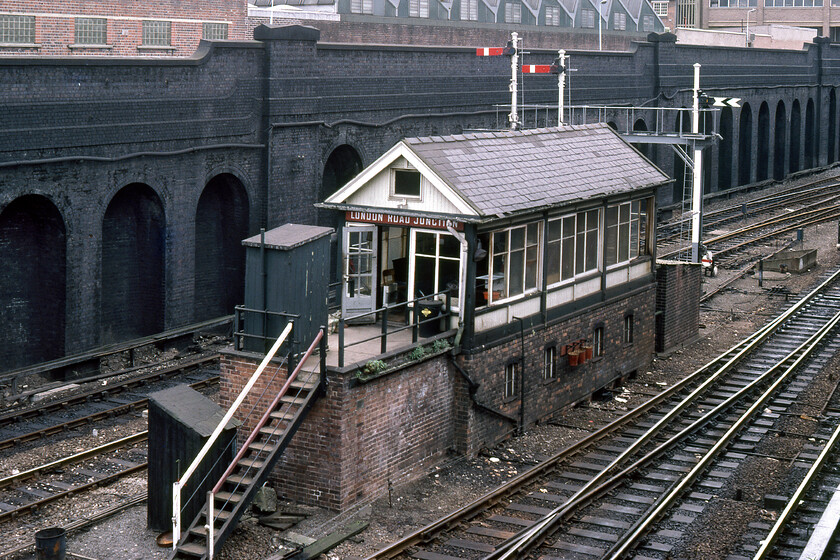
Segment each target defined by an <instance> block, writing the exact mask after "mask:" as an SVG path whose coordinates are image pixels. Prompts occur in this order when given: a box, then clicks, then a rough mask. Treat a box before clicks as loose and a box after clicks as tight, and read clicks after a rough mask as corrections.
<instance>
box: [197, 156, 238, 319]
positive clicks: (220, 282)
mask: <svg viewBox="0 0 840 560" xmlns="http://www.w3.org/2000/svg"><path fill="white" fill-rule="evenodd" d="M248 213H249V208H248V195H247V193H246V191H245V187H244V185H243V184H242V182H241V181H240V180H239V179H237V178H236V177H235V176H233V175H231V174H229V173H222V174H220V175H216V176H215V177H213V178H212V179H210V181H208V183H207V185H206V186H205V187H204V191H202V193H201V197H200V198H199V199H198V206H197V207H196V210H195V280H194V288H195V290H194V302H195V305H194V308H193V309H194V310H195V311H194V317H195V320H196V321H202V320H204V319H211V318H213V317H219V316H221V315H228V314H230V313H233V308H234V306H236V305H241V304H242V303H244V302H245V248H244V247H243V246H242V240H243V239H245V238H246V237H248Z"/></svg>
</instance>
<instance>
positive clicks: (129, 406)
mask: <svg viewBox="0 0 840 560" xmlns="http://www.w3.org/2000/svg"><path fill="white" fill-rule="evenodd" d="M218 382H219V376H218V375H214V376H212V377H208V378H207V379H202V380H201V381H196V382H194V383H190V387H192V388H193V389H197V388H201V387H206V386H208V385H211V384H214V383H218ZM148 403H149V399H148V398H145V399H138V400H136V401H134V402H130V403H125V404H121V405H119V406H115V407H114V408H109V409H107V410H100V411H98V412H94V413H93V414H88V415H87V416H82V417H80V418H75V419H73V420H68V421H67V422H62V423H61V424H54V425H52V426H47V427H46V428H42V429H40V430H35V431H32V432H28V433H25V434H20V435H17V436H14V437H11V438H8V439H5V440H2V441H0V450H2V449H8V448H10V447H14V446H15V445H18V444H21V443H25V442H28V441H34V440H36V439H41V438H42V437H44V436H51V435H55V434H59V433H62V432H66V431H68V430H72V429H74V428H78V427H79V426H85V425H88V424H91V423H92V422H94V421H96V420H99V419H101V418H106V417H109V416H114V415H119V414H125V413H128V412H130V411H132V410H138V409H141V408H145V407H146V406H147V405H148Z"/></svg>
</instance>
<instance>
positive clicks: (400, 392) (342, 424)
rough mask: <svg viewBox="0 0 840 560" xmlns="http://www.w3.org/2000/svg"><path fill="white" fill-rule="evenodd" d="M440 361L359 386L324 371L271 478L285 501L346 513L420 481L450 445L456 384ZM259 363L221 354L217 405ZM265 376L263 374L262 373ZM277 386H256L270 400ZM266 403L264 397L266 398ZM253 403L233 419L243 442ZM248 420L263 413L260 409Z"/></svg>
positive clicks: (442, 359) (349, 378)
mask: <svg viewBox="0 0 840 560" xmlns="http://www.w3.org/2000/svg"><path fill="white" fill-rule="evenodd" d="M448 360H449V358H448V357H446V356H438V357H436V358H432V359H429V360H426V361H424V362H422V363H420V364H419V365H416V366H414V367H411V368H405V369H402V370H399V371H397V372H394V373H392V374H390V375H387V376H385V377H382V378H379V379H376V380H373V381H370V382H368V383H365V384H358V383H356V382H355V376H354V375H353V374H352V373H351V374H340V373H335V372H330V374H329V387H328V391H327V394H326V396H325V397H322V398H321V399H319V400H318V402H317V403H315V406H314V407H313V408H312V409H311V410H310V412H309V415H308V416H307V418H306V420H305V421H304V423H303V424H302V425H301V427H300V429H299V430H298V431H297V433H296V434H295V437H294V438H293V440H292V442H291V444H290V445H289V447H288V448H287V449H286V451H285V453H284V454H283V457H282V458H281V460H280V462H279V463H278V465H277V467H276V468H275V471H274V474H273V475H272V477H271V480H272V485H273V486H274V487H275V488H276V489H277V491H278V493H279V494H280V495H281V496H283V497H286V498H288V499H291V500H295V501H298V502H301V503H308V504H313V505H318V506H322V507H327V508H331V509H335V510H341V509H346V508H347V507H349V506H350V505H352V504H353V503H356V502H358V501H361V500H365V499H368V498H372V497H375V496H379V495H381V494H383V493H384V492H386V491H387V489H388V484H389V483H391V484H399V483H403V482H406V481H407V480H410V479H413V478H416V477H418V476H421V475H422V474H424V473H425V472H427V471H428V469H429V468H430V467H431V466H432V465H434V464H436V463H437V462H439V461H440V460H441V458H442V457H443V456H444V455H445V454H446V453H447V451H448V450H450V449H452V448H453V447H454V445H455V437H454V433H455V391H456V390H457V387H458V384H459V383H460V381H459V379H460V378H459V377H457V375H456V374H455V373H454V371H453V369H452V368H451V364H449V362H448ZM258 362H259V357H258V356H251V355H248V354H243V353H236V352H232V351H230V352H225V353H223V354H222V360H221V376H222V383H221V391H220V395H221V396H220V401H221V405H222V406H223V407H229V406H230V404H231V403H232V402H233V401H234V399H235V398H236V396H237V395H238V394H239V391H240V390H241V389H242V387H244V385H245V383H246V382H247V380H248V378H249V377H250V375H251V374H252V373H253V372H254V371H255V369H256V366H257V364H258ZM267 371H268V369H267ZM282 383H283V379H280V378H278V379H275V380H274V381H273V382H272V383H269V382H268V380H264V381H259V382H258V383H257V384H256V385H255V389H254V391H253V393H254V395H259V394H260V393H262V392H263V390H264V389H265V388H266V387H268V390H267V391H266V394H270V395H271V398H273V396H274V394H275V393H276V391H278V390H279V389H280V387H282ZM269 400H270V398H269ZM256 401H257V398H256V396H255V397H249V398H248V399H246V401H245V403H244V404H243V406H242V410H243V412H242V413H241V414H240V415H239V419H240V420H241V421H243V427H242V428H241V429H240V437H239V440H240V441H243V440H244V439H245V438H246V437H247V434H248V433H250V431H251V429H252V428H253V426H254V424H255V422H256V419H255V418H254V417H246V415H245V412H244V411H248V410H251V408H252V407H253V405H254V403H255V402H256ZM259 408H260V410H257V411H256V412H255V414H254V415H252V416H255V417H256V418H258V417H259V416H260V415H261V414H262V410H261V409H262V408H263V407H262V406H261V407H259Z"/></svg>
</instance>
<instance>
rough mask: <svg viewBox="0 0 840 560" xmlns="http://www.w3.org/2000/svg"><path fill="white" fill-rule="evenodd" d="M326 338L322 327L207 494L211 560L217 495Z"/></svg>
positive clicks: (323, 373) (208, 549)
mask: <svg viewBox="0 0 840 560" xmlns="http://www.w3.org/2000/svg"><path fill="white" fill-rule="evenodd" d="M323 337H324V328H323V327H322V328H321V330H319V331H318V334H317V336H315V340H313V341H312V344H310V345H309V348H308V349H307V350H306V352H305V353H304V355H303V356H302V357H301V359H300V360H298V364H297V367H295V369H294V371H292V373H291V375H289V378H288V379H287V380H286V383H284V384H283V388H282V389H280V392H279V393H277V396H275V397H274V400H273V401H272V402H271V404H270V405H269V406H268V408H266V410H265V413H264V414H263V415H262V418H260V421H259V422H257V425H256V426H255V427H254V429H253V430H252V431H251V435H249V436H248V439H247V440H245V443H244V444H242V447H240V448H239V452H238V453H237V454H236V457H234V458H233V461H231V463H230V465H228V468H227V470H225V472H224V474H223V475H222V476H221V478H219V481H218V482H217V483H216V485H215V486H214V487H213V490H211V491H210V492H208V493H207V520H208V521H207V555H208V558H209V560H213V556H214V552H215V551H214V548H215V542H214V541H215V530H214V528H215V518H214V517H213V509H214V504H215V497H216V494H217V493H218V492H219V491H220V490H221V489H222V486H223V485H224V483H225V481H226V480H227V479H228V477H229V476H230V474H231V473H232V472H233V470H234V469H235V468H236V464H237V463H238V462H239V460H240V459H242V457H244V456H245V453H247V452H248V446H249V445H251V443H252V442H253V441H254V439H256V438H257V436H258V435H259V433H260V428H262V427H263V426H265V424H266V422H268V419H269V418H271V412H272V411H273V410H274V409H275V408H276V407H277V403H279V402H280V399H282V398H283V397H284V396H285V395H286V393H288V391H289V387H291V385H292V383H293V382H294V380H295V379H296V378H297V375H298V373H300V370H301V369H303V365H304V364H305V363H306V360H308V359H309V357H310V356H311V355H312V353H313V352H314V351H315V347H316V345H317V344H318V343H319V342H321V339H322V338H323ZM320 383H321V384H322V385H323V384H324V383H325V371H324V369H323V367H322V368H321V379H320Z"/></svg>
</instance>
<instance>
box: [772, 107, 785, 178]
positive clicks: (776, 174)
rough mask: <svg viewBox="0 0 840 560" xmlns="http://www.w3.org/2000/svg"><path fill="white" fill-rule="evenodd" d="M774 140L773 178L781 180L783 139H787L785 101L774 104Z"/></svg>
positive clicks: (783, 176) (783, 156)
mask: <svg viewBox="0 0 840 560" xmlns="http://www.w3.org/2000/svg"><path fill="white" fill-rule="evenodd" d="M773 130H774V131H775V133H776V140H775V142H774V143H773V178H774V179H776V180H777V181H781V180H782V179H784V178H785V140H786V139H787V110H786V109H785V102H784V101H779V103H778V105H776V125H775V126H774V127H773Z"/></svg>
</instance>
